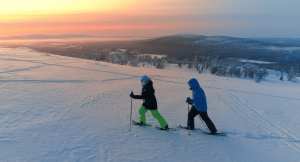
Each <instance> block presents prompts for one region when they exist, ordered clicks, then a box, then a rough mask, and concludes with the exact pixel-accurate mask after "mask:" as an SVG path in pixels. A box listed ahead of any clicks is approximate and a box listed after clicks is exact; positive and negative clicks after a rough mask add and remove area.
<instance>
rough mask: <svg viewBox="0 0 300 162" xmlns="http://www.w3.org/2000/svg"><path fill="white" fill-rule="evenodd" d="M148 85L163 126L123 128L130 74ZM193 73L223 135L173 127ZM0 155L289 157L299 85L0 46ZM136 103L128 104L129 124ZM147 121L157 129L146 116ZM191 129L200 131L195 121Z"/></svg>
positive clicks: (134, 84) (293, 154)
mask: <svg viewBox="0 0 300 162" xmlns="http://www.w3.org/2000/svg"><path fill="white" fill-rule="evenodd" d="M143 75H148V76H150V77H151V78H152V80H153V82H154V88H155V90H156V93H155V94H156V97H157V100H158V110H159V112H160V113H161V114H162V116H163V117H164V118H165V119H166V121H167V122H168V124H169V127H173V128H176V129H177V131H174V132H173V131H158V130H156V129H155V128H153V127H139V126H133V125H132V126H131V131H129V128H130V121H129V120H130V108H131V102H130V101H131V100H130V97H129V94H130V92H131V91H133V92H134V93H135V94H140V91H141V86H140V85H139V79H140V77H141V76H143ZM191 78H196V79H198V81H199V83H200V85H201V87H202V88H203V89H204V91H205V93H206V98H207V103H208V115H209V116H210V118H211V119H212V121H213V122H214V124H215V125H216V128H217V129H218V131H219V132H226V133H227V134H228V135H227V136H225V137H219V136H208V135H204V134H202V133H201V132H199V131H191V135H190V136H189V135H188V131H186V130H180V129H178V125H179V124H182V125H186V120H187V112H188V107H187V104H186V103H185V100H186V98H187V97H191V96H192V93H191V91H189V90H188V85H187V81H188V80H189V79H191ZM0 101H1V103H0V161H14V162H15V161H22V162H24V161H30V162H32V161H97V162H98V161H101V162H102V161H103V162H106V161H112V162H114V161H122V162H123V161H149V162H152V161H158V162H160V161H161V162H165V161H170V162H171V161H172V162H173V161H176V162H177V161H178V162H185V161H191V162H193V161H195V162H202V161H203V162H218V161H222V162H241V161H243V162H248V161H249V162H253V161H256V162H266V161H274V162H275V161H276V162H287V161H289V162H298V161H299V160H300V120H299V116H300V106H299V105H300V84H299V83H292V82H288V81H286V78H285V81H279V78H278V77H276V76H275V74H274V73H272V71H270V75H269V76H268V77H267V78H266V80H262V81H261V83H255V81H254V80H253V79H245V78H234V77H218V76H214V75H211V74H208V73H206V74H198V73H197V72H196V71H192V70H187V69H185V68H182V69H179V68H177V67H175V66H169V67H167V68H166V69H162V70H161V69H155V68H151V67H150V66H145V67H130V66H124V65H116V64H110V63H106V62H99V61H92V60H84V59H79V58H71V57H64V56H58V55H52V54H46V53H39V52H36V51H33V50H31V49H28V48H16V49H9V48H0ZM141 104H142V101H141V100H133V113H132V115H133V116H132V118H133V119H134V120H139V114H138V109H139V107H140V106H141ZM146 117H147V122H148V123H149V124H152V125H159V124H158V122H157V121H156V120H155V119H154V118H153V117H152V115H151V113H149V112H148V113H147V115H146ZM195 125H196V127H199V128H203V129H205V127H204V125H203V124H202V123H201V121H200V120H199V118H195Z"/></svg>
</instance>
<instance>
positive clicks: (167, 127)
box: [159, 125, 169, 130]
mask: <svg viewBox="0 0 300 162" xmlns="http://www.w3.org/2000/svg"><path fill="white" fill-rule="evenodd" d="M159 130H169V126H168V125H166V126H165V129H164V128H159Z"/></svg>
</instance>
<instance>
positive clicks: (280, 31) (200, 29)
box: [0, 0, 300, 38]
mask: <svg viewBox="0 0 300 162" xmlns="http://www.w3.org/2000/svg"><path fill="white" fill-rule="evenodd" d="M299 8H300V1H299V0H151V1H149V0H148V1H146V0H109V1H108V0H47V1H41V0H26V1H24V0H7V1H4V0H1V5H0V37H10V36H20V35H32V34H48V35H61V34H89V35H96V36H148V37H154V36H164V35H172V34H180V33H194V34H201V35H207V36H215V35H223V36H234V37H284V38H300V32H299V29H300V11H299Z"/></svg>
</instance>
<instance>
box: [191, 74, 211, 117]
mask: <svg viewBox="0 0 300 162" xmlns="http://www.w3.org/2000/svg"><path fill="white" fill-rule="evenodd" d="M188 84H190V85H191V86H192V88H191V89H190V90H192V91H193V99H191V100H190V103H192V104H194V106H195V108H196V109H197V110H198V111H201V112H205V111H207V104H206V97H205V93H204V91H203V89H202V88H201V87H200V85H199V83H198V81H197V80H196V79H195V78H193V79H191V80H190V81H188Z"/></svg>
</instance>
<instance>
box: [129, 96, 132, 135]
mask: <svg viewBox="0 0 300 162" xmlns="http://www.w3.org/2000/svg"><path fill="white" fill-rule="evenodd" d="M131 114H132V98H131V110H130V128H129V131H131Z"/></svg>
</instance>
